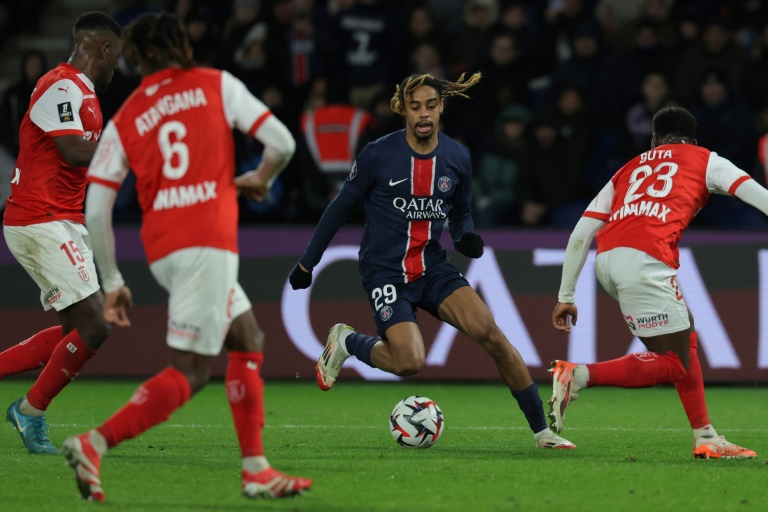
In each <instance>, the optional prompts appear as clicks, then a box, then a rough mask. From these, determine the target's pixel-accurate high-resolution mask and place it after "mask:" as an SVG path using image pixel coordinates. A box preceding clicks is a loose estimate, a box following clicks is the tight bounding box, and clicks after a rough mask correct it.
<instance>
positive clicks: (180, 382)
mask: <svg viewBox="0 0 768 512" xmlns="http://www.w3.org/2000/svg"><path fill="white" fill-rule="evenodd" d="M171 359H172V361H173V363H172V365H171V366H168V367H167V368H166V369H165V370H163V371H161V372H160V373H158V374H157V375H155V376H154V377H152V378H150V379H149V380H147V381H146V382H144V383H143V384H142V385H141V386H139V388H138V389H137V390H136V392H135V393H134V394H133V396H132V397H131V398H130V400H129V401H128V403H126V404H125V405H124V406H123V407H122V408H121V409H120V410H118V411H117V412H116V413H115V414H113V415H112V416H111V417H110V418H109V419H108V420H107V421H105V422H104V423H102V424H101V425H100V426H98V427H96V428H95V429H94V430H91V431H89V432H85V433H83V434H80V435H77V436H73V437H69V438H67V439H66V440H65V441H64V444H63V446H62V452H63V453H64V455H65V456H66V458H67V461H68V463H69V465H70V466H71V467H72V469H73V470H74V471H75V478H76V480H77V487H78V489H79V491H80V494H81V496H82V497H83V498H84V499H93V500H96V501H104V500H105V496H104V491H103V490H102V488H101V459H102V458H103V457H104V455H105V454H106V453H107V451H108V450H109V449H111V448H114V447H115V446H117V445H118V444H120V443H121V442H123V441H127V440H129V439H133V438H134V437H136V436H138V435H139V434H141V433H143V432H146V431H147V430H149V429H150V428H152V427H153V426H155V425H158V424H160V423H162V422H164V421H166V420H168V418H169V417H170V415H171V414H172V413H173V412H174V411H175V410H176V409H178V408H179V407H181V406H182V405H184V404H185V403H186V402H187V401H188V400H189V398H190V396H191V395H192V394H194V393H195V392H196V391H198V390H199V389H201V388H202V386H204V383H205V382H206V381H207V375H209V374H210V367H211V363H212V361H213V357H212V356H201V355H200V354H193V353H191V352H186V353H185V352H183V351H179V350H176V349H174V350H173V354H172V356H171ZM193 386H194V387H193Z"/></svg>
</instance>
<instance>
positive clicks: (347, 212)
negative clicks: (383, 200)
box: [289, 181, 360, 290]
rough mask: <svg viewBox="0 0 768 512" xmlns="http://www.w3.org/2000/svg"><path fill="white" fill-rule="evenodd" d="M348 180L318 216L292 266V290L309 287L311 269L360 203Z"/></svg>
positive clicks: (290, 278)
mask: <svg viewBox="0 0 768 512" xmlns="http://www.w3.org/2000/svg"><path fill="white" fill-rule="evenodd" d="M348 185H349V181H346V182H344V185H343V186H342V187H341V190H340V191H339V193H338V194H337V195H336V197H335V198H334V199H333V201H331V203H330V204H329V205H328V207H327V208H326V209H325V211H324V212H323V216H322V217H320V221H319V222H318V223H317V227H316V228H315V232H314V233H313V234H312V239H311V240H310V241H309V245H308V246H307V250H306V251H304V255H303V256H302V257H301V258H299V261H298V263H296V265H295V266H294V267H293V270H292V271H291V275H290V277H289V281H290V283H291V287H292V288H293V289H294V290H298V289H303V288H309V285H310V284H312V269H313V268H315V266H316V265H317V264H318V263H320V259H321V258H322V257H323V253H325V250H326V249H327V248H328V244H330V243H331V240H333V237H334V236H336V233H337V232H338V231H339V229H341V226H343V225H344V223H345V222H346V221H347V219H348V218H349V217H350V216H351V215H352V214H353V213H354V212H355V210H357V207H358V205H359V204H360V199H359V198H358V196H357V195H356V194H354V193H352V192H350V190H349V189H350V188H351V187H349V186H348Z"/></svg>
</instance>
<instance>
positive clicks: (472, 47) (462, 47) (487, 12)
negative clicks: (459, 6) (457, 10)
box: [452, 0, 498, 72]
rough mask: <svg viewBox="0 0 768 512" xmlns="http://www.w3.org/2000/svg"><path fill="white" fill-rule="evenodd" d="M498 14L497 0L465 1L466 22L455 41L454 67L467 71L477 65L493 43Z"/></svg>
mask: <svg viewBox="0 0 768 512" xmlns="http://www.w3.org/2000/svg"><path fill="white" fill-rule="evenodd" d="M497 16H498V5H497V3H496V0H469V1H467V2H466V3H465V5H464V24H463V26H462V28H461V31H460V32H459V34H458V36H457V38H456V39H455V41H454V42H455V44H454V47H453V52H452V57H453V64H454V69H456V70H457V71H459V72H465V71H468V70H470V69H472V68H474V67H475V63H476V62H478V59H480V58H481V56H482V55H484V54H485V53H486V52H487V50H488V47H489V46H490V44H491V36H492V32H493V30H492V29H493V26H494V23H495V22H496V17H497Z"/></svg>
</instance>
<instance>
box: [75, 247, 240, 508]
mask: <svg viewBox="0 0 768 512" xmlns="http://www.w3.org/2000/svg"><path fill="white" fill-rule="evenodd" d="M150 269H151V271H152V274H153V275H154V276H155V278H156V279H157V281H158V283H160V285H161V286H163V288H165V289H166V290H167V291H168V294H169V297H168V332H167V337H166V340H167V343H168V345H169V346H170V347H171V349H172V352H171V365H170V366H168V367H167V368H166V369H165V370H163V371H161V372H160V373H158V374H157V375H155V376H154V377H152V378H150V379H149V380H148V381H146V382H144V384H142V385H141V386H139V388H138V389H137V390H136V392H135V393H134V394H133V396H132V397H131V399H130V400H129V401H128V403H127V404H125V405H124V406H123V407H122V408H121V409H120V410H119V411H117V412H116V413H115V414H114V415H113V416H112V417H111V418H109V419H108V420H107V421H105V422H104V423H103V424H102V425H100V426H99V427H97V428H96V429H94V430H91V431H90V432H86V433H84V434H80V435H78V436H74V437H70V438H68V439H67V440H66V441H65V442H64V446H63V448H62V450H63V452H64V453H65V455H66V456H67V459H68V461H69V464H70V466H71V467H72V468H73V469H74V471H75V477H76V479H77V483H78V489H79V490H80V493H81V494H82V496H83V497H84V498H92V499H96V500H103V499H104V492H103V491H102V489H101V481H100V464H101V458H102V457H103V456H104V454H105V453H106V452H107V450H108V449H110V448H113V447H114V446H116V445H118V444H119V443H121V442H123V441H126V440H128V439H132V438H133V437H136V436H137V435H139V434H141V433H142V432H145V431H146V430H148V429H150V428H152V427H153V426H155V425H157V424H159V423H162V422H163V421H166V420H167V419H168V418H169V417H170V415H171V414H172V413H173V412H174V411H176V410H177V409H178V408H179V407H181V406H182V405H184V404H185V403H186V402H187V401H188V400H189V398H190V396H191V395H193V394H194V393H196V392H197V391H199V390H200V389H202V388H203V387H204V386H205V385H206V383H207V382H208V378H209V376H210V370H211V364H212V362H213V359H214V358H215V357H216V356H217V355H218V354H219V353H220V352H221V348H222V346H223V344H224V334H225V333H226V331H227V329H228V327H229V324H230V322H231V319H232V315H231V305H232V301H231V298H232V295H233V292H234V285H235V284H236V282H237V269H238V265H237V255H236V254H234V253H230V252H228V251H221V250H217V249H210V248H202V247H195V248H190V249H184V250H180V251H176V252H174V253H171V254H170V255H168V256H166V257H165V258H162V259H160V260H158V261H155V262H154V263H152V265H151V266H150Z"/></svg>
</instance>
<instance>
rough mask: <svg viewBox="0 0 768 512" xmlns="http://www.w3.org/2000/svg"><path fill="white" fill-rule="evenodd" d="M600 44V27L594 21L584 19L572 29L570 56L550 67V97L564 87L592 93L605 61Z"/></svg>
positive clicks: (553, 96) (556, 95)
mask: <svg viewBox="0 0 768 512" xmlns="http://www.w3.org/2000/svg"><path fill="white" fill-rule="evenodd" d="M600 44H601V41H600V27H599V26H598V25H597V23H596V22H594V21H584V22H582V23H580V24H579V25H578V26H577V27H576V28H575V29H574V30H573V52H572V53H571V56H570V57H569V58H568V59H567V60H564V61H561V62H559V63H557V64H556V65H555V67H554V68H553V69H552V84H551V86H550V89H551V90H550V96H551V97H552V98H557V97H558V96H559V95H560V92H561V91H562V90H563V89H565V88H566V87H577V88H579V89H581V90H582V91H593V93H594V91H595V90H596V84H597V81H598V77H599V76H600V73H601V70H602V67H603V64H604V62H605V61H604V59H603V55H602V51H601V46H600Z"/></svg>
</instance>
